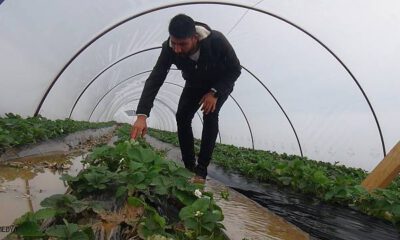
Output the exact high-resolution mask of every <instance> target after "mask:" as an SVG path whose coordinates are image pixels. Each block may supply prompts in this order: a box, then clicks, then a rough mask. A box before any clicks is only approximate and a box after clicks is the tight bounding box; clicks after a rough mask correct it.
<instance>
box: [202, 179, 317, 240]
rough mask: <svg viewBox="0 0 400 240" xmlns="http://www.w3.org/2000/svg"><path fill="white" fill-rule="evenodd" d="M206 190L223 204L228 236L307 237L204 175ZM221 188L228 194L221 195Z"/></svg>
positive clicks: (233, 239)
mask: <svg viewBox="0 0 400 240" xmlns="http://www.w3.org/2000/svg"><path fill="white" fill-rule="evenodd" d="M206 190H207V191H210V192H213V193H214V198H215V200H216V202H217V204H218V206H220V207H221V208H222V211H223V213H224V216H225V218H224V221H223V224H224V226H225V227H226V232H225V233H226V235H227V236H228V237H229V239H230V240H242V239H252V240H266V239H274V240H278V239H282V240H283V239H288V240H291V239H296V240H303V239H304V240H305V239H310V237H309V235H308V234H307V233H305V232H303V231H301V230H300V229H299V228H297V227H295V226H294V225H292V224H290V223H288V222H287V221H285V220H284V219H283V218H281V217H279V216H277V215H275V214H273V213H272V212H270V211H268V210H267V209H265V208H264V207H262V206H260V205H258V204H257V203H255V202H253V201H251V200H249V199H248V198H247V197H245V196H244V195H242V194H240V193H238V192H237V191H235V190H232V189H230V188H228V187H226V186H224V185H223V184H222V183H220V182H218V181H216V180H214V179H207V183H206ZM221 192H225V193H226V192H227V193H228V197H227V198H226V199H225V198H222V196H221Z"/></svg>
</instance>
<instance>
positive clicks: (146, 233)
mask: <svg viewBox="0 0 400 240" xmlns="http://www.w3.org/2000/svg"><path fill="white" fill-rule="evenodd" d="M129 127H130V126H129V125H125V126H124V127H123V128H122V129H120V130H119V135H120V136H121V138H120V140H119V141H118V142H117V143H116V144H115V146H100V147H97V148H95V149H93V151H92V153H91V154H90V155H88V157H87V158H86V159H85V160H84V161H83V163H84V165H85V168H84V169H83V170H82V171H81V172H80V173H79V174H78V175H77V176H75V177H74V176H70V175H67V174H65V175H63V176H62V180H64V181H66V182H67V183H68V186H69V188H70V191H69V193H68V194H58V195H53V196H51V197H49V198H47V199H44V200H43V201H42V202H41V206H42V207H43V209H41V210H39V211H37V212H35V213H27V214H25V215H24V216H22V217H21V218H20V219H18V220H17V221H16V225H17V227H16V231H15V234H17V235H18V236H19V237H23V238H24V239H27V238H41V239H54V238H57V239H97V238H98V231H97V230H96V229H97V228H96V226H99V225H100V226H101V225H102V224H104V223H107V224H114V225H117V228H116V229H119V230H118V231H119V232H120V234H121V235H120V238H122V239H130V238H132V239H165V240H166V239H189V240H190V239H199V240H206V239H210V240H211V239H225V238H224V234H223V232H222V229H223V228H224V226H223V225H222V223H221V221H222V220H223V214H222V210H221V208H220V207H219V206H217V205H216V203H215V201H214V199H213V195H212V194H211V193H209V192H205V191H204V185H199V184H192V183H190V181H189V179H190V177H192V176H193V174H192V173H191V172H189V171H187V170H186V169H185V168H182V167H180V166H178V165H177V164H176V163H174V162H171V161H167V160H165V159H164V158H163V157H162V156H160V155H159V154H157V153H156V152H155V151H153V150H152V148H151V147H150V146H149V145H147V144H146V143H144V142H143V141H138V142H136V141H130V140H128V138H129ZM110 201H112V203H113V204H110V203H109V202H110ZM110 206H111V207H110ZM116 206H118V207H116ZM117 213H120V214H117ZM49 221H51V222H52V224H50V225H49V226H47V227H44V226H46V222H49ZM108 226H109V225H108Z"/></svg>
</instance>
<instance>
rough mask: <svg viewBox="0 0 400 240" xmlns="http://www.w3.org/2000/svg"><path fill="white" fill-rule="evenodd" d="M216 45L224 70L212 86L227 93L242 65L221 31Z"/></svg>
mask: <svg viewBox="0 0 400 240" xmlns="http://www.w3.org/2000/svg"><path fill="white" fill-rule="evenodd" d="M217 47H218V49H220V51H221V55H220V61H222V63H221V64H223V66H224V68H223V69H224V71H223V72H222V73H221V75H220V78H219V79H218V80H217V81H216V82H215V83H214V84H213V86H212V88H214V89H215V90H217V92H218V93H219V94H227V93H229V92H230V91H231V90H232V88H233V86H234V84H235V81H236V80H237V79H238V77H239V76H240V74H241V69H242V67H241V65H240V62H239V59H238V58H237V56H236V53H235V50H233V48H232V46H231V44H230V43H229V42H228V40H227V39H226V38H225V36H224V35H223V34H222V33H220V36H219V37H218V43H217Z"/></svg>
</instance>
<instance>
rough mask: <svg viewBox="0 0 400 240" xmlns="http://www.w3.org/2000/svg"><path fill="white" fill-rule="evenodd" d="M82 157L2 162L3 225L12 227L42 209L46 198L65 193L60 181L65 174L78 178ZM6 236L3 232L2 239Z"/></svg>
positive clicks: (0, 214)
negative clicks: (24, 217)
mask: <svg viewBox="0 0 400 240" xmlns="http://www.w3.org/2000/svg"><path fill="white" fill-rule="evenodd" d="M83 157H84V156H83V155H82V154H81V155H78V154H75V155H74V156H71V155H69V156H66V155H64V154H51V155H46V156H43V155H42V156H36V157H25V158H20V159H16V160H13V161H8V162H3V163H1V165H0V199H1V201H0V226H10V225H11V224H12V223H13V222H14V220H15V219H16V218H18V217H20V216H21V215H23V214H24V213H26V212H28V211H37V210H38V209H40V208H41V207H40V202H41V201H42V200H43V199H45V198H47V197H49V196H51V195H53V194H59V193H64V192H65V191H66V189H67V186H66V185H65V184H64V183H63V181H61V180H60V179H59V178H60V177H61V175H62V174H63V173H68V174H70V175H73V176H76V175H77V174H78V172H79V171H80V170H81V169H82V163H81V160H82V158H83ZM7 234H8V233H6V232H0V239H2V238H3V237H5V236H6V235H7Z"/></svg>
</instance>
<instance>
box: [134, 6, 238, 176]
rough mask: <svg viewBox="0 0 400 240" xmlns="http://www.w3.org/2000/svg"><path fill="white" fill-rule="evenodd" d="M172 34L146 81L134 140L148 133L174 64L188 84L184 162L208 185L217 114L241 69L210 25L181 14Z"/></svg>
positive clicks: (182, 127)
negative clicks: (196, 122) (198, 119)
mask: <svg viewBox="0 0 400 240" xmlns="http://www.w3.org/2000/svg"><path fill="white" fill-rule="evenodd" d="M168 30H169V34H170V36H169V38H168V39H167V40H166V41H165V42H164V43H163V44H162V50H161V54H160V56H159V58H158V60H157V63H156V65H155V67H154V68H153V70H152V72H151V74H150V76H149V78H148V79H147V80H146V83H145V86H144V89H143V92H142V95H141V98H140V101H139V104H138V107H137V110H136V113H137V119H136V121H135V123H134V124H133V128H132V132H131V138H132V139H136V138H137V137H138V136H142V137H143V136H144V135H145V134H146V132H147V124H146V118H147V117H149V114H150V110H151V108H152V107H153V102H154V99H155V97H156V95H157V93H158V91H159V89H160V87H161V85H162V84H163V83H164V81H165V78H166V76H167V73H168V71H169V69H170V67H171V65H172V64H174V65H176V67H177V68H178V69H180V70H181V71H182V77H183V78H184V79H185V80H186V82H185V87H184V88H183V91H182V94H181V97H180V99H179V104H178V110H177V112H176V122H177V125H178V138H179V145H180V148H181V152H182V160H183V162H184V164H185V167H186V168H187V169H188V170H190V171H192V172H194V173H195V174H196V176H195V177H194V178H193V179H192V180H193V182H203V183H204V182H205V179H206V176H207V167H208V165H209V163H210V161H211V156H212V152H213V150H214V147H215V141H216V139H217V134H218V114H219V111H220V109H221V107H222V105H223V104H224V102H225V101H226V99H227V98H228V96H229V94H230V93H231V92H232V90H233V87H234V83H235V81H236V79H237V78H238V77H239V75H240V73H241V66H240V62H239V60H238V58H237V57H236V54H235V51H234V50H233V48H232V46H231V45H230V44H229V42H228V40H227V39H226V38H225V37H224V35H223V34H222V33H220V32H218V31H215V30H211V29H210V27H208V26H207V25H206V24H203V23H199V22H194V21H193V19H192V18H190V17H189V16H187V15H184V14H179V15H177V16H175V17H173V18H172V19H171V21H170V24H169V27H168ZM200 106H201V110H202V111H203V131H202V137H201V146H200V153H199V156H198V160H197V165H196V159H195V152H194V139H193V131H192V119H193V117H194V115H195V113H196V112H197V110H198V109H199V107H200Z"/></svg>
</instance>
